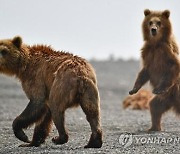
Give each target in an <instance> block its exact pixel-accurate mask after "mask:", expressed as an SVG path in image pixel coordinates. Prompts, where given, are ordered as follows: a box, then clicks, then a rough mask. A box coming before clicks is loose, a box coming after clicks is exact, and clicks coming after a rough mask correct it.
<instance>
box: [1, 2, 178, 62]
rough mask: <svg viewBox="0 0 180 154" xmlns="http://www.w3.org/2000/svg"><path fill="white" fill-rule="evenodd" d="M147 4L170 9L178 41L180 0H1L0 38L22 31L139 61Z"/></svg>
mask: <svg viewBox="0 0 180 154" xmlns="http://www.w3.org/2000/svg"><path fill="white" fill-rule="evenodd" d="M146 8H149V9H153V10H164V9H169V10H170V11H171V16H170V18H171V21H172V23H173V30H174V34H175V36H176V38H177V40H178V42H179V41H180V0H0V29H1V30H0V39H1V38H2V39H4V38H11V37H13V36H15V35H20V36H22V37H23V39H24V42H25V43H27V44H30V45H32V44H48V45H52V47H54V48H55V49H57V50H66V51H69V52H72V53H74V54H78V55H80V56H83V57H85V58H87V59H91V58H95V59H106V58H108V57H109V55H114V56H115V58H125V59H129V58H136V59H138V58H139V57H140V54H139V52H140V51H139V50H140V48H141V46H142V34H141V23H142V20H143V17H144V15H143V11H144V9H146Z"/></svg>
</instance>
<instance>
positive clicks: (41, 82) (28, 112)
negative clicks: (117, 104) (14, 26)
mask: <svg viewBox="0 0 180 154" xmlns="http://www.w3.org/2000/svg"><path fill="white" fill-rule="evenodd" d="M0 72H1V73H4V74H7V75H14V76H16V77H17V78H19V79H20V81H21V83H22V87H23V90H24V91H25V93H26V95H27V97H28V99H29V100H30V101H29V104H28V105H27V107H26V108H25V110H24V111H23V112H22V113H21V114H20V115H19V116H18V117H16V119H15V120H14V121H13V131H14V134H15V136H16V137H17V138H18V139H20V140H21V141H24V142H28V144H23V145H21V146H39V145H40V144H42V143H43V142H45V139H46V137H47V136H48V134H49V132H50V129H51V124H52V121H53V122H54V124H55V126H56V128H57V130H58V133H59V136H57V137H54V138H53V139H52V141H53V142H54V143H55V144H64V143H66V142H68V132H67V130H66V129H65V124H64V123H65V121H64V114H65V110H66V109H67V108H70V107H75V106H78V105H80V106H81V108H82V109H83V111H84V113H85V114H86V117H87V120H88V122H89V124H90V126H91V130H92V134H91V137H90V140H89V143H88V144H87V145H86V146H85V147H86V148H100V147H101V146H102V131H101V126H100V99H99V93H98V88H97V81H96V75H95V72H94V70H93V68H92V66H91V65H90V64H89V63H88V62H87V61H86V60H84V59H82V58H80V57H78V56H74V55H72V54H70V53H65V52H56V51H54V50H53V49H52V48H50V47H48V46H43V45H35V46H28V45H25V44H23V43H22V39H21V38H20V37H14V38H13V39H7V40H0ZM34 123H35V129H34V135H33V139H32V141H29V139H28V137H27V136H26V134H25V133H24V131H23V129H25V128H27V127H28V126H30V125H32V124H34Z"/></svg>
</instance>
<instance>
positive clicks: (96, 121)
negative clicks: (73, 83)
mask: <svg viewBox="0 0 180 154" xmlns="http://www.w3.org/2000/svg"><path fill="white" fill-rule="evenodd" d="M80 106H81V108H82V110H83V111H84V113H85V114H86V118H87V121H88V122H89V124H90V127H91V131H92V134H91V137H90V140H89V142H88V144H87V145H86V146H85V147H84V148H100V147H101V146H102V130H101V124H100V101H99V94H98V91H97V88H96V87H95V86H93V87H88V88H87V89H86V92H85V93H84V95H83V96H82V98H81V101H80Z"/></svg>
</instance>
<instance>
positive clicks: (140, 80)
mask: <svg viewBox="0 0 180 154" xmlns="http://www.w3.org/2000/svg"><path fill="white" fill-rule="evenodd" d="M148 80H149V74H148V71H147V70H146V69H145V68H143V69H142V70H141V71H140V72H139V74H138V77H137V79H136V82H135V84H134V87H133V89H132V90H131V91H129V94H130V95H133V94H135V93H137V92H138V90H139V89H140V88H141V87H142V86H143V85H144V84H145V83H146V82H147V81H148Z"/></svg>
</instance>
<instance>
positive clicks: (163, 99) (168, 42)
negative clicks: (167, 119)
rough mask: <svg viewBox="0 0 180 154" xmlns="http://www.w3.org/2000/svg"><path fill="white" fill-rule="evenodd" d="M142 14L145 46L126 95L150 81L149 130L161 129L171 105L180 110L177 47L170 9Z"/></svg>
mask: <svg viewBox="0 0 180 154" xmlns="http://www.w3.org/2000/svg"><path fill="white" fill-rule="evenodd" d="M144 15H145V18H144V21H143V23H142V31H143V38H144V46H143V48H142V53H141V57H142V62H143V68H142V70H141V71H140V72H139V74H138V77H137V79H136V82H135V85H134V88H133V89H132V90H131V91H130V92H129V94H130V95H132V94H135V93H136V92H137V91H138V90H139V89H140V88H141V87H142V86H143V85H144V84H145V83H146V82H147V81H150V84H151V85H152V87H153V93H154V94H155V97H154V98H153V99H152V100H151V102H150V104H149V105H150V113H151V121H152V126H151V128H150V129H149V131H160V130H161V117H162V114H163V113H165V112H166V111H168V110H169V109H171V108H172V109H174V110H175V111H176V112H177V113H180V78H179V71H180V63H179V59H178V54H179V49H178V46H177V43H176V42H175V39H174V37H173V34H172V26H171V22H170V20H169V16H170V11H169V10H165V11H151V10H148V9H146V10H145V11H144Z"/></svg>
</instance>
